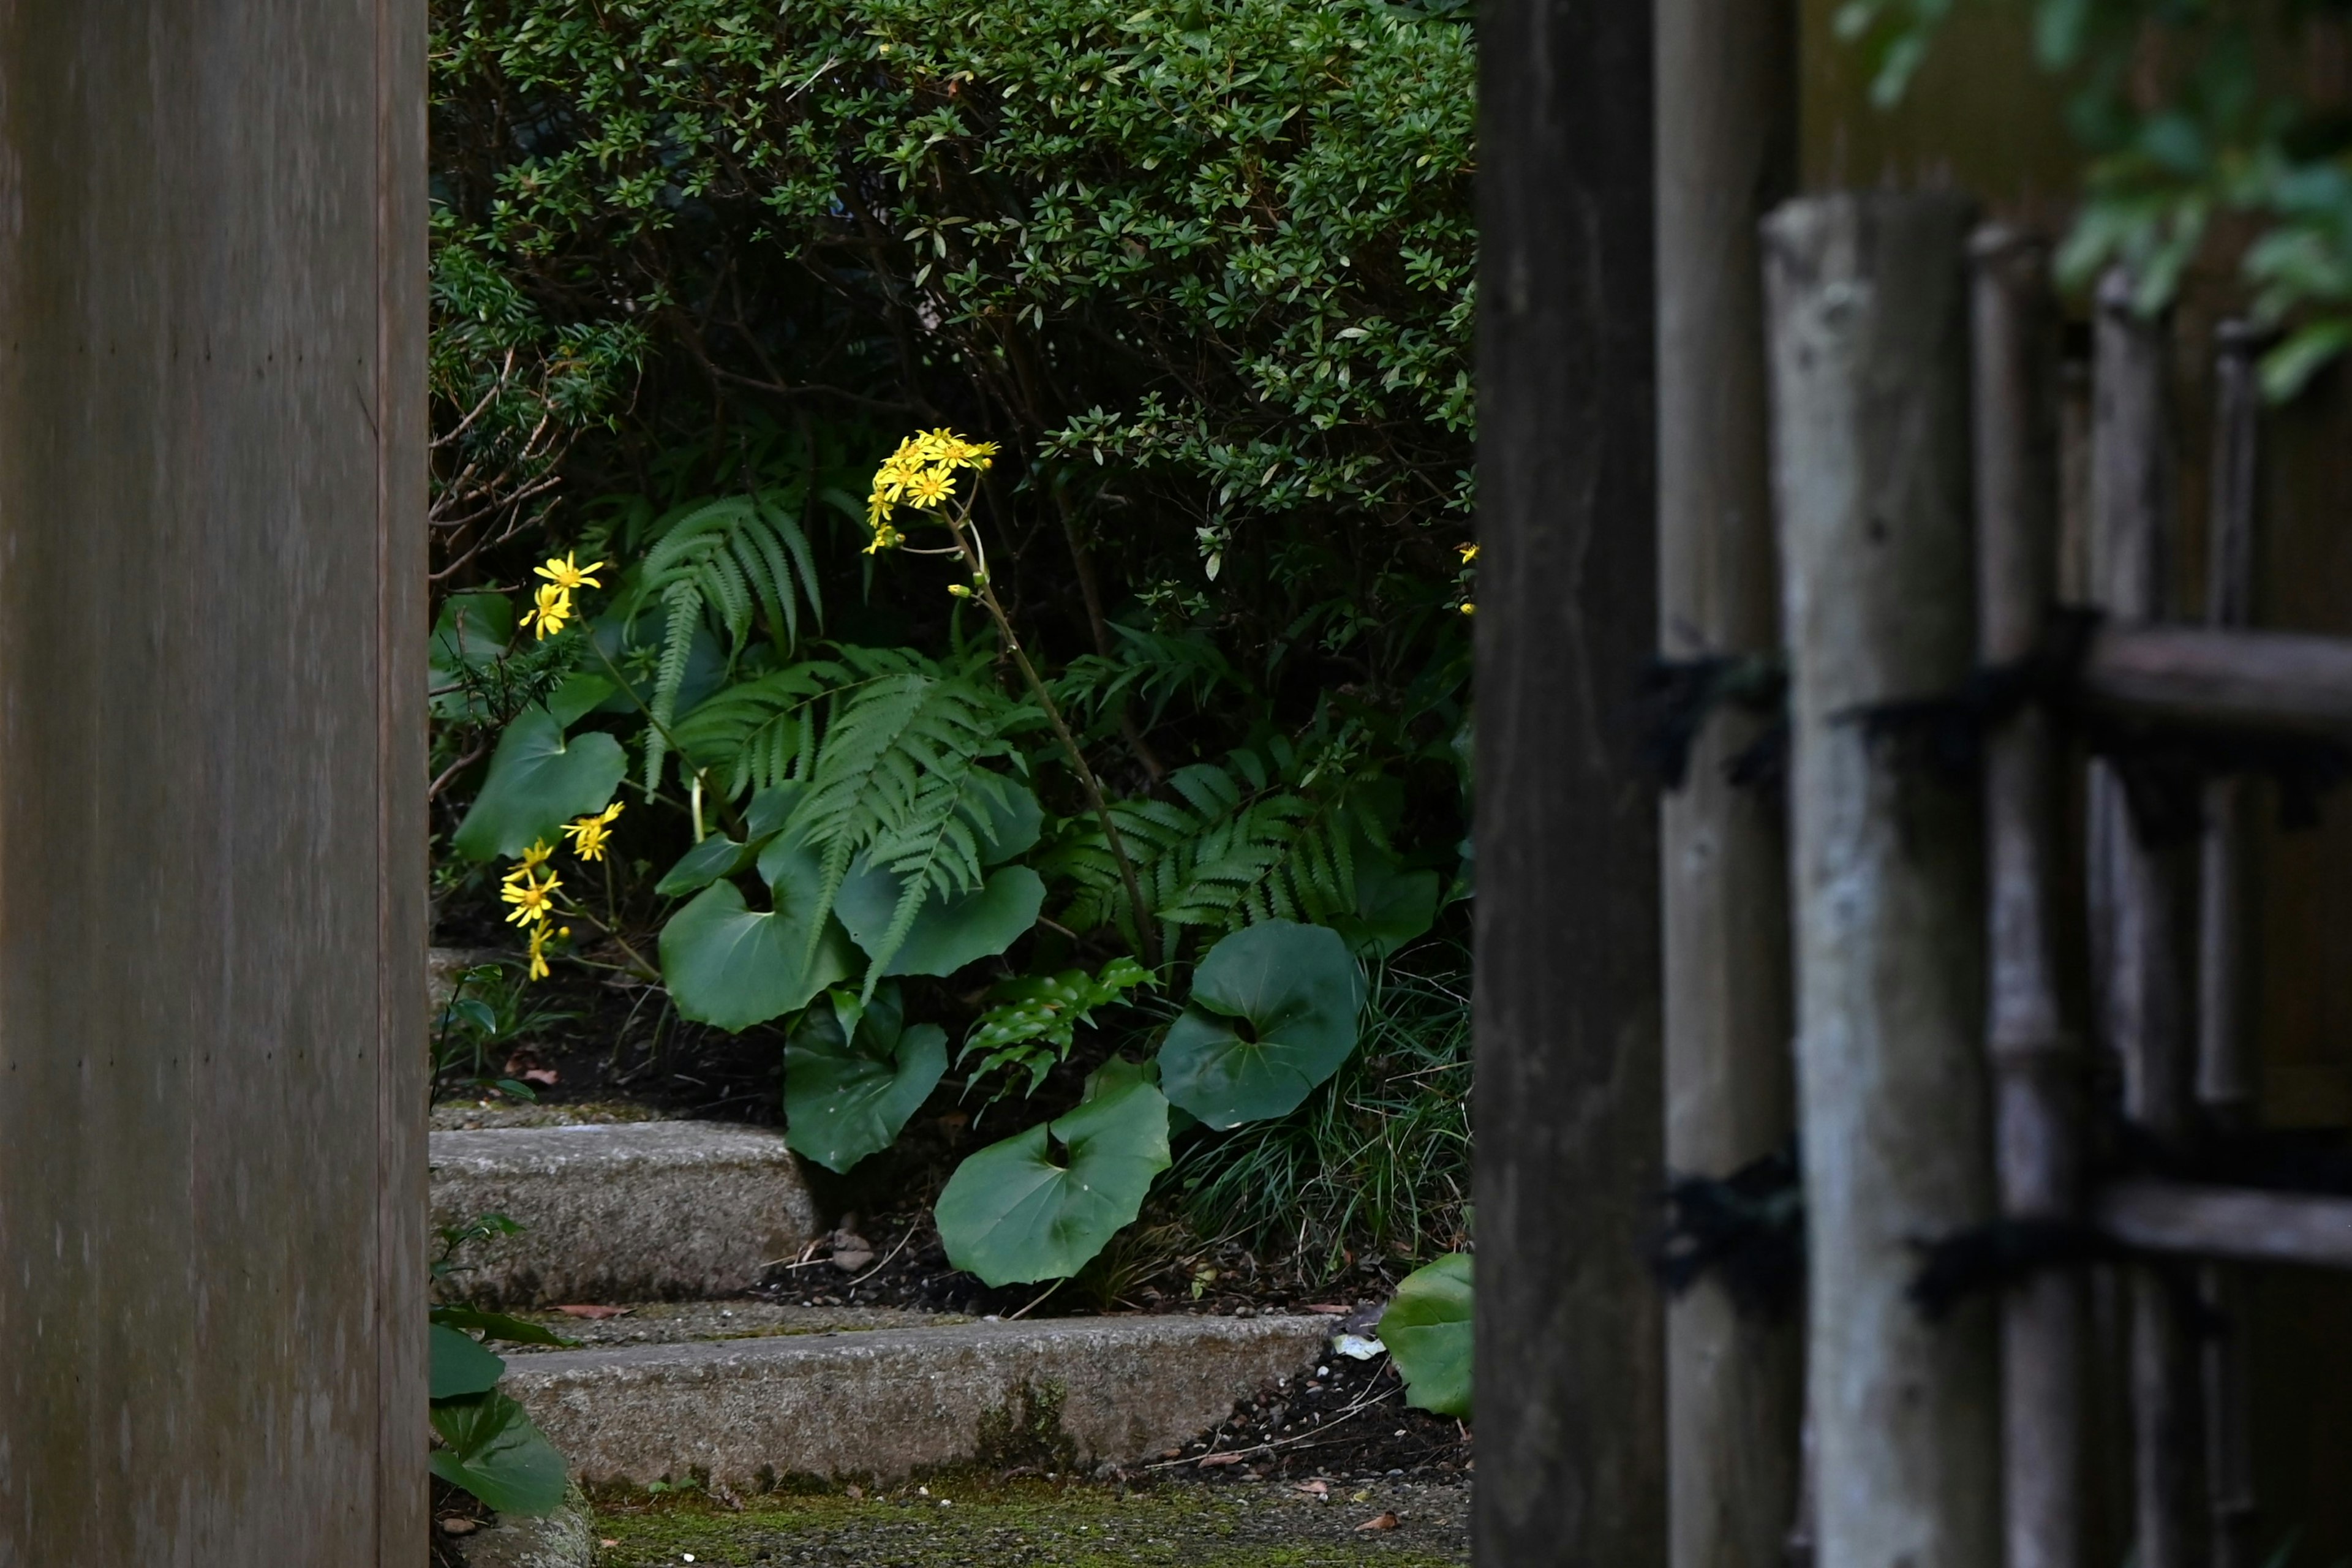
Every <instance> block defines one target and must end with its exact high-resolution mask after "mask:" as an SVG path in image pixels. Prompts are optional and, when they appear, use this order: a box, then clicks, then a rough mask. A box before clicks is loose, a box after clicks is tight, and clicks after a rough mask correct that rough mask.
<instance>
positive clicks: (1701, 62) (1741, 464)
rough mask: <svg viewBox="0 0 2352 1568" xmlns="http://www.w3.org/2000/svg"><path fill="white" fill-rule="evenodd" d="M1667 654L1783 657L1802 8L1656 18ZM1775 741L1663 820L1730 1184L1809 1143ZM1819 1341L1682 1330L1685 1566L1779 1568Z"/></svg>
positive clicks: (1712, 1293)
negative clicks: (1772, 381) (1778, 484)
mask: <svg viewBox="0 0 2352 1568" xmlns="http://www.w3.org/2000/svg"><path fill="white" fill-rule="evenodd" d="M1657 13H1658V14H1657V80H1658V104H1657V138H1658V647H1659V649H1660V651H1661V652H1662V653H1664V655H1665V656H1666V657H1667V658H1691V657H1694V656H1697V655H1706V654H1727V653H1728V654H1744V653H1769V652H1771V651H1774V650H1776V649H1778V648H1779V647H1780V604H1779V598H1780V574H1779V570H1778V567H1777V565H1776V563H1775V559H1774V556H1773V548H1772V493H1771V468H1770V454H1769V439H1768V434H1767V423H1768V409H1767V405H1766V399H1765V368H1764V283H1763V265H1762V259H1763V258H1762V252H1761V247H1760V241H1759V233H1758V227H1757V226H1758V224H1759V221H1760V220H1761V219H1762V217H1763V216H1764V214H1765V213H1766V212H1767V211H1768V210H1769V208H1770V207H1771V206H1772V205H1774V204H1775V203H1777V202H1779V201H1780V199H1782V198H1783V197H1784V196H1786V195H1789V194H1790V191H1791V190H1792V189H1793V187H1794V185H1795V180H1796V142H1797V134H1796V132H1797V125H1796V121H1797V113H1796V110H1797V101H1796V100H1797V89H1796V39H1797V19H1796V14H1795V7H1794V5H1790V4H1789V0H1748V3H1746V4H1742V5H1732V6H1725V5H1720V4H1716V3H1713V0H1659V4H1658V7H1657ZM1756 729H1757V723H1756V721H1754V720H1752V719H1749V718H1747V717H1746V716H1743V715H1738V714H1733V713H1725V714H1718V715H1717V716H1716V717H1715V719H1714V720H1713V721H1711V722H1710V723H1709V725H1708V727H1707V729H1706V731H1704V732H1703V733H1702V734H1701V736H1700V737H1699V740H1698V743H1697V745H1696V748H1695V749H1694V751H1693V753H1692V761H1691V770H1690V774H1689V777H1688V781H1687V782H1686V783H1685V784H1684V786H1683V787H1682V788H1681V789H1680V790H1678V791H1675V793H1673V794H1671V795H1668V796H1667V797H1666V799H1665V802H1664V805H1663V806H1662V808H1661V811H1660V816H1659V836H1660V846H1659V864H1660V881H1661V886H1662V889H1663V893H1664V906H1665V908H1664V963H1665V1014H1664V1016H1665V1060H1666V1163H1667V1166H1668V1167H1669V1168H1670V1169H1672V1170H1674V1171H1675V1172H1685V1173H1701V1174H1708V1175H1724V1174H1727V1173H1730V1172H1732V1171H1735V1170H1737V1169H1738V1168H1739V1167H1740V1166H1742V1165H1745V1164H1747V1163H1749V1162H1750V1161H1752V1160H1756V1159H1759V1158H1760V1157H1762V1156H1764V1155H1766V1154H1769V1153H1771V1152H1773V1151H1774V1150H1776V1149H1779V1148H1780V1147H1781V1146H1782V1145H1783V1144H1785V1143H1786V1142H1788V1139H1789V1136H1790V1131H1791V1130H1792V1127H1793V1122H1794V1118H1795V1109H1796V1108H1795V1105H1794V1103H1793V1100H1794V1094H1795V1089H1794V1084H1793V1081H1792V1074H1791V1071H1790V1043H1789V1040H1790V1030H1791V1028H1792V1027H1793V1020H1792V1018H1791V1002H1790V968H1789V965H1790V955H1789V909H1788V900H1789V880H1788V876H1789V873H1788V842H1787V835H1786V833H1785V832H1784V831H1783V826H1782V821H1781V814H1780V812H1779V811H1777V810H1775V809H1773V808H1771V807H1770V806H1769V805H1768V804H1767V803H1765V802H1763V801H1759V799H1757V798H1756V796H1755V795H1754V794H1753V793H1752V792H1748V791H1742V790H1739V789H1737V788H1735V787H1733V785H1732V784H1730V783H1729V781H1727V779H1726V778H1725V777H1724V776H1723V766H1724V763H1725V762H1726V760H1727V758H1729V757H1730V756H1731V755H1732V754H1734V753H1735V752H1737V751H1738V749H1739V748H1740V747H1741V746H1743V745H1745V744H1747V743H1748V742H1749V741H1750V740H1752V739H1753V738H1754V734H1755V731H1756ZM1802 1349H1803V1343H1802V1340H1801V1337H1800V1331H1799V1325H1798V1323H1797V1321H1796V1320H1795V1319H1794V1318H1793V1317H1792V1318H1791V1319H1790V1321H1787V1322H1783V1323H1770V1322H1761V1321H1751V1320H1744V1319H1742V1318H1741V1317H1740V1316H1739V1315H1738V1313H1737V1311H1736V1310H1734V1308H1733V1306H1732V1303H1731V1301H1730V1299H1729V1298H1728V1297H1727V1296H1726V1295H1725V1294H1724V1293H1723V1291H1722V1290H1721V1289H1718V1288H1717V1287H1715V1286H1713V1285H1706V1284H1702V1285H1701V1286H1700V1287H1698V1288H1697V1289H1694V1290H1692V1291H1691V1292H1689V1293H1688V1294H1687V1295H1685V1297H1683V1298H1682V1299H1681V1300H1678V1301H1675V1302H1674V1303H1673V1304H1672V1305H1671V1306H1670V1307H1669V1309H1668V1311H1667V1318H1666V1388H1667V1396H1666V1408H1667V1423H1666V1424H1667V1441H1668V1448H1669V1455H1670V1483H1669V1499H1670V1503H1671V1507H1670V1510H1669V1518H1670V1524H1669V1534H1670V1537H1671V1540H1670V1547H1671V1552H1670V1556H1671V1561H1672V1562H1673V1563H1674V1564H1675V1568H1771V1565H1773V1564H1777V1563H1779V1561H1780V1555H1781V1552H1782V1545H1783V1537H1785V1536H1786V1534H1787V1533H1788V1531H1789V1530H1790V1525H1791V1522H1792V1521H1794V1520H1795V1518H1796V1511H1797V1484H1798V1475H1797V1472H1798V1463H1797V1453H1798V1431H1799V1426H1800V1424H1801V1421H1802V1419H1803V1399H1804V1395H1803V1356H1802Z"/></svg>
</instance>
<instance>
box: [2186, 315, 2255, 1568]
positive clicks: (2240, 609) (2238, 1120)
mask: <svg viewBox="0 0 2352 1568" xmlns="http://www.w3.org/2000/svg"><path fill="white" fill-rule="evenodd" d="M2257 348H2258V342H2257V339H2256V336H2255V334H2254V332H2253V331H2252V329H2251V328H2249V327H2248V326H2247V325H2246V323H2244V322H2242V321H2229V322H2224V323H2223V324H2222V327H2221V352H2220V353H2218V354H2217V355H2216V356H2215V361H2214V367H2213V369H2214V388H2213V392H2214V397H2213V410H2214V428H2213V453H2212V468H2213V489H2212V506H2211V510H2210V512H2209V514H2208V518H2207V523H2206V528H2207V538H2206V561H2207V565H2206V576H2205V620H2206V624H2207V625H2209V626H2232V627H2234V626H2247V625H2249V624H2251V623H2252V620H2253V593H2254V509H2255V502H2256V497H2257V488H2256V479H2257V464H2258V460H2259V457H2260V442H2261V435H2262V406H2263V399H2262V384H2261V380H2260V376H2259V373H2258V370H2257V366H2256V363H2255V359H2256V352H2257ZM2242 795H2243V788H2242V781H2240V780H2237V779H2217V780H2215V781H2213V782H2212V783H2211V784H2208V785H2207V786H2206V790H2205V837H2204V842H2203V845H2202V849H2203V855H2202V858H2201V864H2200V868H2199V878H2198V889H2197V1099H2198V1102H2199V1104H2200V1106H2201V1107H2202V1109H2203V1110H2204V1113H2205V1116H2206V1119H2207V1121H2209V1123H2210V1124H2211V1125H2213V1126H2215V1127H2217V1128H2223V1129H2228V1130H2231V1131H2236V1130H2239V1129H2242V1128H2246V1127H2249V1126H2251V1125H2252V1122H2253V1117H2254V1108H2255V1100H2254V1066H2255V1063H2254V1057H2253V1053H2252V1051H2251V1050H2249V1049H2247V1045H2246V1035H2245V934H2244V915H2243V910H2242V904H2243V900H2244V887H2243V880H2242V879H2243V876H2244V868H2243V865H2242V858H2243V853H2244V850H2243V846H2244V837H2245V825H2244V815H2245V803H2244V801H2243V799H2242ZM2202 1288H2203V1291H2204V1295H2205V1303H2206V1305H2207V1307H2208V1308H2210V1310H2212V1312H2213V1314H2214V1316H2215V1318H2216V1319H2217V1320H2218V1321H2220V1322H2221V1324H2222V1325H2223V1327H2222V1328H2221V1331H2220V1332H2218V1333H2215V1334H2214V1335H2212V1336H2211V1337H2210V1338H2209V1339H2207V1340H2206V1342H2205V1390H2204V1392H2205V1467H2206V1491H2207V1496H2208V1498H2209V1500H2210V1510H2211V1517H2212V1530H2213V1568H2253V1564H2254V1563H2256V1562H2257V1561H2258V1558H2257V1552H2258V1550H2259V1548H2258V1546H2257V1543H2256V1542H2255V1540H2254V1526H2255V1500H2254V1478H2253V1414H2252V1398H2251V1382H2252V1379H2251V1375H2250V1372H2249V1368H2248V1364H2247V1363H2248V1360H2249V1350H2250V1347H2249V1345H2248V1343H2247V1316H2248V1312H2249V1310H2250V1309H2251V1308H2252V1300H2250V1299H2249V1297H2248V1295H2247V1291H2246V1288H2245V1279H2244V1277H2243V1275H2242V1272H2241V1271H2240V1270H2239V1269H2238V1268H2234V1267H2232V1266H2231V1265H2229V1264H2222V1263H2217V1264H2212V1265H2209V1266H2208V1267H2207V1268H2205V1269H2204V1270H2203V1279H2202Z"/></svg>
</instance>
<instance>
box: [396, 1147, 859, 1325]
mask: <svg viewBox="0 0 2352 1568" xmlns="http://www.w3.org/2000/svg"><path fill="white" fill-rule="evenodd" d="M430 1163H431V1167H432V1195H433V1223H434V1224H435V1225H436V1226H445V1227H446V1226H461V1225H464V1224H465V1223H466V1222H467V1221H468V1220H471V1219H472V1218H474V1217H475V1216H477V1215H484V1214H503V1215H507V1216H508V1217H509V1218H510V1219H513V1220H514V1221H516V1222H517V1223H518V1224H520V1226H522V1230H521V1232H520V1234H519V1235H514V1236H508V1237H499V1238H498V1239H496V1240H494V1241H492V1242H489V1243H487V1244H484V1245H482V1246H481V1247H478V1248H477V1249H475V1250H473V1251H471V1252H469V1253H468V1254H467V1255H466V1257H465V1258H463V1259H462V1261H463V1262H464V1263H465V1264H466V1265H467V1267H466V1268H465V1270H464V1272H463V1273H462V1274H460V1275H458V1276H457V1277H455V1279H454V1280H453V1286H454V1289H456V1290H457V1292H458V1293H460V1294H462V1295H464V1296H465V1297H466V1298H467V1299H468V1300H474V1301H478V1302H480V1303H483V1304H485V1305H499V1306H514V1307H528V1306H540V1305H549V1304H555V1303H581V1302H616V1301H648V1300H677V1299H707V1298H712V1297H722V1296H732V1295H736V1294H739V1293H740V1292H742V1291H744V1290H747V1289H750V1288H751V1286H753V1285H755V1284H757V1283H758V1282H759V1280H760V1279H761V1275H762V1273H763V1272H764V1271H765V1270H766V1268H768V1267H769V1266H771V1265H772V1264H774V1263H777V1262H783V1261H790V1260H791V1259H792V1258H794V1257H796V1256H798V1255H799V1253H800V1252H801V1250H802V1249H803V1247H806V1246H807V1245H808V1243H809V1242H810V1241H811V1240H813V1239H814V1238H815V1237H816V1236H817V1235H818V1229H817V1218H816V1205H815V1203H814V1200H813V1199H812V1198H811V1196H810V1194H809V1189H808V1184H807V1182H806V1181H805V1180H804V1179H803V1176H802V1174H801V1169H800V1165H799V1163H798V1161H797V1160H796V1159H795V1158H794V1157H793V1154H792V1152H790V1151H789V1150H788V1149H787V1148H786V1147H785V1144H784V1140H783V1137H782V1134H780V1133H777V1132H775V1131H771V1130H768V1129H765V1128H758V1127H733V1126H727V1125H722V1124H720V1123H717V1122H708V1121H645V1122H635V1123H608V1124H601V1125H598V1124H589V1125H578V1126H551V1127H505V1128H490V1129H483V1130H480V1131H436V1132H434V1133H433V1134H431V1152H430Z"/></svg>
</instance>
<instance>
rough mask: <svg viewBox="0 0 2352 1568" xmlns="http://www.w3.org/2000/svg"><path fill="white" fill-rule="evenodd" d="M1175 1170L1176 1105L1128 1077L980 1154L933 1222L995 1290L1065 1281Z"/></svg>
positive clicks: (945, 1196) (958, 1260)
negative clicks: (1171, 1139)
mask: <svg viewBox="0 0 2352 1568" xmlns="http://www.w3.org/2000/svg"><path fill="white" fill-rule="evenodd" d="M1056 1144H1059V1145H1061V1146H1062V1147H1063V1149H1064V1150H1065V1151H1066V1152H1065V1153H1064V1154H1063V1157H1062V1158H1061V1159H1060V1160H1058V1161H1057V1160H1056V1158H1055V1153H1056V1150H1055V1145H1056ZM1167 1168H1168V1102H1167V1101H1166V1100H1162V1099H1161V1098H1160V1091H1159V1090H1158V1089H1153V1088H1152V1087H1151V1086H1150V1084H1148V1083H1143V1082H1141V1081H1138V1080H1130V1081H1128V1082H1126V1083H1125V1084H1124V1085H1123V1086H1121V1087H1118V1088H1107V1089H1105V1090H1104V1091H1103V1092H1101V1093H1099V1094H1097V1095H1096V1096H1095V1097H1094V1098H1093V1099H1091V1100H1087V1102H1086V1103H1085V1104H1083V1105H1081V1106H1079V1107H1078V1108H1077V1109H1076V1110H1073V1111H1071V1112H1070V1113H1069V1114H1068V1115H1067V1116H1065V1117H1063V1118H1062V1119H1061V1120H1060V1121H1055V1122H1053V1123H1052V1124H1050V1125H1039V1126H1036V1127H1032V1128H1031V1129H1029V1131H1026V1132H1024V1133H1021V1134H1019V1135H1017V1136H1015V1137H1012V1138H1007V1139H1006V1140H1005V1141H1004V1142H1002V1143H994V1144H991V1145H990V1146H989V1147H987V1148H985V1149H982V1151H981V1152H978V1153H977V1154H974V1155H972V1156H971V1158H970V1159H968V1160H966V1161H965V1162H964V1163H962V1164H961V1165H959V1166H957V1167H956V1173H955V1174H954V1175H952V1176H950V1177H949V1178H948V1184H947V1188H946V1190H945V1191H943V1192H942V1193H940V1201H939V1206H938V1208H937V1209H936V1210H934V1211H933V1217H934V1218H936V1219H937V1220H938V1222H939V1227H940V1240H941V1241H942V1242H944V1243H945V1244H946V1246H947V1253H948V1261H949V1262H950V1263H952V1264H954V1265H955V1266H956V1267H957V1268H962V1269H967V1270H969V1271H970V1272H971V1273H973V1274H977V1275H979V1276H980V1278H981V1279H983V1280H985V1281H987V1283H989V1284H990V1285H992V1286H994V1285H1011V1284H1015V1283H1019V1282H1022V1281H1026V1280H1037V1279H1067V1278H1068V1277H1069V1276H1071V1275H1073V1274H1076V1272H1077V1271H1078V1270H1079V1269H1081V1268H1085V1267H1086V1266H1087V1261H1088V1260H1089V1259H1090V1258H1093V1257H1094V1255H1095V1254H1096V1253H1097V1252H1100V1251H1101V1250H1102V1249H1103V1247H1104V1245H1105V1244H1106V1243H1108V1241H1109V1240H1110V1238H1111V1237H1114V1236H1116V1235H1118V1232H1119V1230H1120V1229H1121V1228H1122V1227H1123V1226H1127V1225H1129V1224H1131V1223H1133V1221H1134V1219H1135V1216H1136V1215H1138V1214H1139V1213H1140V1212H1141V1210H1142V1208H1143V1198H1144V1194H1146V1193H1148V1192H1150V1190H1151V1179H1152V1178H1153V1177H1154V1176H1156V1175H1158V1174H1159V1173H1160V1172H1162V1171H1164V1170H1166V1169H1167Z"/></svg>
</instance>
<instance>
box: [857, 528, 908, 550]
mask: <svg viewBox="0 0 2352 1568" xmlns="http://www.w3.org/2000/svg"><path fill="white" fill-rule="evenodd" d="M906 537H907V536H906V535H905V534H903V533H900V532H899V531H898V530H897V529H895V528H893V527H891V526H890V525H889V524H888V523H887V522H885V523H879V524H877V525H876V527H875V530H874V542H873V543H871V544H869V545H867V546H866V554H868V555H879V554H880V553H882V552H884V551H885V550H888V549H890V548H892V547H893V546H895V545H898V544H899V543H902V542H904V541H905V540H906Z"/></svg>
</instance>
